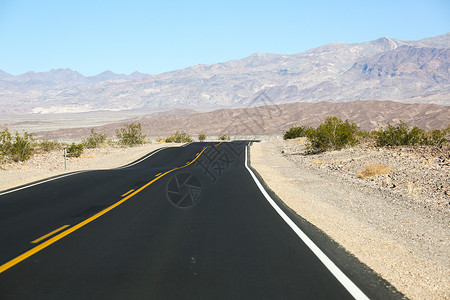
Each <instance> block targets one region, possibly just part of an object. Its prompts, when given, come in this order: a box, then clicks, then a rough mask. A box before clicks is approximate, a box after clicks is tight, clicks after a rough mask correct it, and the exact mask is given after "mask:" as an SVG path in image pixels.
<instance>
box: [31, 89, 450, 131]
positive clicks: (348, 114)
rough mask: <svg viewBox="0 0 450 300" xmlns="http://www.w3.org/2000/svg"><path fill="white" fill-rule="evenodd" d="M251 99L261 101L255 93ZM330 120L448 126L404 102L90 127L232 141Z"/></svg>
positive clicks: (445, 115) (441, 111)
mask: <svg viewBox="0 0 450 300" xmlns="http://www.w3.org/2000/svg"><path fill="white" fill-rule="evenodd" d="M258 96H259V97H256V99H258V98H260V100H261V101H264V98H265V95H264V94H262V93H260V94H259V95H258ZM329 116H336V117H338V118H341V119H343V120H345V119H348V120H349V121H351V122H355V123H356V124H357V125H358V126H360V127H361V129H364V130H372V129H379V128H380V127H384V126H386V125H387V123H391V124H396V123H398V122H399V121H400V120H402V121H404V122H406V123H407V124H408V125H409V126H411V127H412V126H414V125H417V126H419V127H420V128H422V129H425V130H432V129H441V128H444V127H445V126H446V125H449V124H450V106H442V105H436V104H418V103H413V104H406V103H399V102H394V101H353V102H342V103H330V102H319V103H305V102H296V103H287V104H279V105H278V104H270V103H266V105H264V106H257V107H252V106H249V107H247V108H234V109H219V110H215V111H210V112H196V111H193V110H187V109H174V110H170V111H168V112H163V113H153V114H149V115H146V116H141V117H138V118H133V119H129V120H127V121H125V122H123V121H122V122H113V123H110V124H107V125H104V126H95V130H96V131H98V132H102V133H105V134H106V135H107V136H108V137H114V136H115V130H116V129H117V128H121V127H123V124H124V123H129V122H139V123H141V125H142V131H143V132H144V133H145V134H146V135H148V136H153V137H154V136H168V135H171V134H173V133H174V132H175V131H176V130H185V131H187V133H189V134H191V135H193V136H196V135H197V134H198V133H200V132H205V133H206V134H207V135H208V136H211V137H217V136H218V135H221V134H224V133H227V134H229V135H230V136H232V137H233V138H239V136H242V135H244V136H252V135H272V134H277V135H281V134H283V132H284V131H286V130H288V129H289V128H291V127H292V126H300V125H307V126H318V125H319V124H320V123H322V122H323V121H324V120H325V119H326V118H327V117H329ZM90 129H91V127H84V128H71V129H67V128H65V129H58V130H51V131H45V132H37V133H36V135H35V136H36V137H37V138H47V139H80V138H85V137H87V136H89V134H90Z"/></svg>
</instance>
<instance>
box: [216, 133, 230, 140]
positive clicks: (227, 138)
mask: <svg viewBox="0 0 450 300" xmlns="http://www.w3.org/2000/svg"><path fill="white" fill-rule="evenodd" d="M217 139H218V140H219V141H229V140H230V136H229V135H228V134H226V133H224V134H222V135H219V136H218V137H217Z"/></svg>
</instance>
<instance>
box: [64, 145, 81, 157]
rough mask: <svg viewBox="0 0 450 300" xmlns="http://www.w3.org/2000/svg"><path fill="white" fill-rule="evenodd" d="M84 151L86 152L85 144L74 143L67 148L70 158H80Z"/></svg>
mask: <svg viewBox="0 0 450 300" xmlns="http://www.w3.org/2000/svg"><path fill="white" fill-rule="evenodd" d="M83 150H84V146H83V144H75V143H72V144H71V145H70V146H69V147H68V148H67V156H68V157H80V155H81V154H82V153H83Z"/></svg>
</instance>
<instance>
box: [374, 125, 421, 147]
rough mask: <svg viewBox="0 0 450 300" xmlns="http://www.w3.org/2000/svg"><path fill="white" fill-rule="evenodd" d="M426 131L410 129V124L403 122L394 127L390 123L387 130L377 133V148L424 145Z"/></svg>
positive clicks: (417, 128)
mask: <svg viewBox="0 0 450 300" xmlns="http://www.w3.org/2000/svg"><path fill="white" fill-rule="evenodd" d="M424 135H425V131H423V130H422V129H420V128H419V127H417V126H414V127H413V128H412V129H409V126H408V124H406V123H405V122H403V121H401V120H400V122H399V123H398V124H397V125H396V126H393V125H391V124H390V123H388V126H387V128H385V129H383V128H381V129H379V130H378V131H375V137H376V143H375V144H376V146H377V147H384V146H414V145H419V144H423V143H424V141H423V139H424Z"/></svg>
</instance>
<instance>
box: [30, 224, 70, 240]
mask: <svg viewBox="0 0 450 300" xmlns="http://www.w3.org/2000/svg"><path fill="white" fill-rule="evenodd" d="M69 226H70V225H64V226H61V227H59V228H58V229H56V230H53V231H52V232H50V233H47V234H46V235H44V236H42V237H40V238H38V239H37V240H34V241H32V242H31V243H32V244H37V243H39V242H40V241H42V240H45V239H46V238H48V237H49V236H52V235H54V234H55V233H57V232H60V231H61V230H63V229H64V228H67V227H69Z"/></svg>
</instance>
